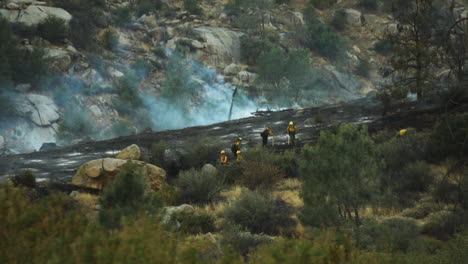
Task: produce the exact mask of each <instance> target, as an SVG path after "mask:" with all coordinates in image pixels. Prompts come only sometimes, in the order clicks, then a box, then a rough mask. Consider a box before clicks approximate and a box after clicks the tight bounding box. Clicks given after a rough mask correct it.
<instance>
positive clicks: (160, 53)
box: [153, 46, 167, 59]
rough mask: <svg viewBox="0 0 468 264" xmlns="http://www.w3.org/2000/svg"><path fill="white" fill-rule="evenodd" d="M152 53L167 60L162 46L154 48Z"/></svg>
mask: <svg viewBox="0 0 468 264" xmlns="http://www.w3.org/2000/svg"><path fill="white" fill-rule="evenodd" d="M153 53H154V54H155V55H156V56H158V57H160V58H163V59H165V58H167V56H166V51H165V50H164V47H163V46H157V47H156V48H154V49H153Z"/></svg>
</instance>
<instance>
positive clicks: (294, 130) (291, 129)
mask: <svg viewBox="0 0 468 264" xmlns="http://www.w3.org/2000/svg"><path fill="white" fill-rule="evenodd" d="M287 131H288V133H295V132H297V127H296V126H294V125H292V126H288V129H287Z"/></svg>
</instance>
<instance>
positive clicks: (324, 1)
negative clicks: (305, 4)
mask: <svg viewBox="0 0 468 264" xmlns="http://www.w3.org/2000/svg"><path fill="white" fill-rule="evenodd" d="M336 2H337V0H310V1H309V4H310V5H311V6H313V7H315V8H318V9H325V8H329V7H332V6H333V5H334V4H336Z"/></svg>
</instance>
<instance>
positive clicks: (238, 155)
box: [236, 150, 242, 161]
mask: <svg viewBox="0 0 468 264" xmlns="http://www.w3.org/2000/svg"><path fill="white" fill-rule="evenodd" d="M241 160H242V155H241V152H240V150H238V151H236V161H241Z"/></svg>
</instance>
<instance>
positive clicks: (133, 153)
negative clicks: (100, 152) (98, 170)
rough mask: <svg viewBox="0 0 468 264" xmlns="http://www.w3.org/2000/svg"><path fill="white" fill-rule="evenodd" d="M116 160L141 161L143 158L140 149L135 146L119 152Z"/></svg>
mask: <svg viewBox="0 0 468 264" xmlns="http://www.w3.org/2000/svg"><path fill="white" fill-rule="evenodd" d="M116 158H118V159H123V160H139V159H140V158H141V151H140V148H139V147H138V146H137V145H135V144H133V145H130V146H128V147H126V148H124V149H123V150H122V151H121V152H119V154H117V157H116Z"/></svg>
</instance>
